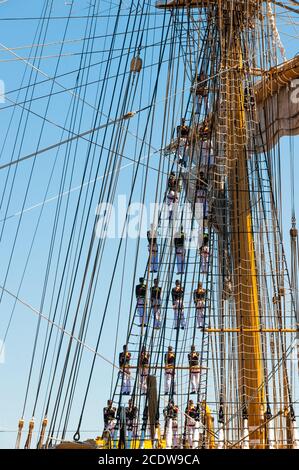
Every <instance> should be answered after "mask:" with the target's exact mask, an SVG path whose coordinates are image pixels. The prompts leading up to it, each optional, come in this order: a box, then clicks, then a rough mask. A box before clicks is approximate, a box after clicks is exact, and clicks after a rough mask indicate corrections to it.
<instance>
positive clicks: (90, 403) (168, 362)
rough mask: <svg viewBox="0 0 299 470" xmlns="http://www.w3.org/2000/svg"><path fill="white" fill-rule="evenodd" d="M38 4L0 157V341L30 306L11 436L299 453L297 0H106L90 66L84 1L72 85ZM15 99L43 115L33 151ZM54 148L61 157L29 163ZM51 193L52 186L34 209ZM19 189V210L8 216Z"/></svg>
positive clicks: (45, 441) (63, 444)
mask: <svg viewBox="0 0 299 470" xmlns="http://www.w3.org/2000/svg"><path fill="white" fill-rule="evenodd" d="M46 3H47V2H45V7H44V10H43V16H41V18H43V20H41V23H40V25H39V26H38V28H37V33H36V35H37V36H38V39H37V42H38V43H39V45H38V46H36V47H37V49H38V50H36V51H35V52H34V54H35V57H34V61H33V62H32V64H31V62H30V60H29V59H28V61H27V62H28V63H27V64H26V70H27V72H26V73H27V75H26V73H25V76H24V77H25V78H24V83H23V85H22V86H21V87H20V88H18V90H17V92H19V93H22V91H21V90H23V89H25V90H26V92H23V93H26V95H24V94H20V98H17V99H16V97H15V95H13V98H11V103H10V106H11V107H15V108H16V112H15V114H12V116H11V121H10V123H9V126H8V130H7V136H8V137H7V141H8V142H11V141H12V140H13V136H14V135H15V147H13V148H10V149H8V150H6V149H7V145H6V140H3V142H4V143H3V149H2V150H3V153H4V155H6V158H5V160H4V163H2V165H0V170H1V171H2V172H3V184H4V186H3V195H2V203H1V204H2V211H3V214H4V216H3V217H1V218H2V220H1V223H2V232H1V237H2V236H3V240H4V241H5V239H6V237H7V234H8V236H9V238H11V239H12V242H10V241H7V242H3V247H4V248H5V254H4V263H3V272H2V274H1V275H2V280H1V285H0V288H1V295H2V297H1V301H2V305H4V306H5V308H6V309H7V318H6V317H5V318H6V319H5V322H6V323H5V330H4V331H5V338H6V336H7V335H8V332H9V329H10V328H11V325H13V324H14V321H13V319H14V312H15V310H16V309H18V308H19V309H21V310H22V311H23V309H24V310H30V311H31V314H34V317H35V323H34V324H33V325H32V326H31V328H32V331H33V332H34V334H33V337H30V338H31V340H30V348H29V349H28V354H27V353H26V354H27V358H26V362H25V361H24V377H23V379H22V386H21V387H20V392H19V395H18V397H19V400H20V403H21V406H20V407H19V408H21V409H18V410H16V412H18V414H19V415H18V419H16V422H17V421H18V431H17V432H16V444H15V447H16V448H20V447H25V448H30V447H37V448H82V449H85V448H98V449H118V448H122V449H163V448H167V449H173V448H181V449H183V448H192V449H202V448H205V449H211V450H213V449H282V448H283V449H298V448H299V431H298V419H299V417H298V413H299V408H298V399H299V395H298V394H299V383H298V366H299V361H298V358H299V350H298V344H299V343H298V327H299V326H298V325H299V310H298V261H299V258H298V256H299V255H298V253H299V252H298V232H297V228H296V215H295V205H296V199H297V202H298V195H297V194H296V190H295V178H296V174H295V173H296V172H295V163H294V154H295V153H296V145H297V143H298V138H297V137H296V136H297V135H298V134H299V119H298V116H299V112H298V111H299V100H298V97H297V94H298V92H297V91H296V90H297V88H296V87H297V86H298V83H299V82H298V79H299V56H298V55H296V56H294V57H293V58H291V59H289V60H287V57H286V55H287V53H286V51H285V49H284V45H283V42H282V39H281V36H282V35H281V34H280V31H279V29H280V28H279V26H280V21H281V24H282V29H283V30H284V18H285V17H286V16H287V15H289V16H288V17H289V18H290V22H291V21H292V22H294V23H295V21H296V19H297V14H298V13H299V2H296V1H288V2H278V1H274V0H273V1H263V0H238V1H231V0H168V1H158V2H143V1H138V2H129V3H130V5H128V4H127V3H128V2H123V1H121V0H120V1H118V2H114V3H115V4H116V5H115V6H114V8H113V10H112V9H111V6H110V9H108V10H107V14H106V18H109V21H108V20H107V29H106V33H105V34H104V35H102V36H103V37H101V40H103V41H105V44H107V46H105V48H104V49H105V55H104V56H103V58H102V60H101V61H98V65H96V67H97V71H96V72H95V71H94V67H95V65H94V63H93V62H96V61H95V60H94V59H93V57H95V55H94V56H93V55H92V54H93V53H94V54H96V47H97V44H98V43H97V41H98V39H97V38H98V37H99V34H98V29H97V21H99V18H101V15H102V16H103V18H104V13H103V11H102V10H100V8H101V7H100V5H98V3H100V2H95V3H94V5H92V6H91V5H89V7H88V13H87V14H86V15H85V16H86V18H85V20H83V16H82V20H78V21H86V24H85V32H84V34H85V36H84V38H83V40H82V39H81V42H82V41H83V42H82V44H81V43H80V44H79V45H78V51H80V54H81V55H80V63H79V66H78V67H77V68H76V75H75V76H74V77H73V79H74V80H73V85H72V86H71V87H70V86H69V83H67V84H66V85H64V84H63V83H64V82H63V78H64V76H67V75H68V73H71V72H68V71H64V72H62V71H61V70H60V66H58V65H57V67H56V70H55V73H53V71H51V72H49V73H48V72H47V73H46V72H44V71H43V66H42V65H43V62H42V61H41V63H40V62H38V61H39V58H38V57H39V56H40V57H42V56H43V55H44V51H43V47H44V45H45V43H46V42H47V41H46V39H42V38H46V37H47V28H50V27H51V16H52V15H53V18H54V16H55V15H54V13H53V11H52V10H51V8H49V9H48V7H47V5H46ZM71 3H74V2H71ZM79 3H80V2H79ZM108 3H109V2H108ZM68 8H69V18H71V17H72V15H74V14H75V13H74V11H73V9H74V8H75V6H73V5H71V6H69V7H68ZM47 18H50V20H47ZM47 21H48V23H49V24H48V23H47ZM67 21H68V20H67ZM49 25H50V26H49ZM68 27H69V26H68V24H67V25H66V29H65V33H64V36H63V40H62V41H60V42H59V44H57V45H56V46H55V47H58V54H57V57H59V60H62V58H63V57H64V56H65V55H67V53H65V52H64V50H63V47H66V44H67V43H68V40H67V38H68V36H67V31H68V30H67V28H68ZM69 42H70V43H71V41H70V40H69ZM73 42H74V41H73ZM39 49H40V50H39ZM10 53H11V51H10ZM14 54H15V55H16V54H17V56H18V57H20V56H19V54H18V53H17V52H14ZM78 54H79V52H78ZM293 55H295V54H293ZM22 60H24V59H22ZM28 64H29V65H28ZM57 64H58V63H57ZM96 64H97V62H96ZM41 75H43V77H41ZM26 80H27V81H26ZM40 82H43V84H40ZM44 82H45V83H46V84H45V83H44ZM43 86H45V87H46V86H49V87H50V88H47V90H46V91H45V93H46V95H45V96H46V98H44V99H45V100H46V101H44V102H43V103H42V104H41V108H38V107H37V108H36V107H35V101H38V102H39V100H40V99H41V98H40V93H41V92H40V89H41V90H42V89H43V88H42V87H43ZM92 87H94V88H92ZM60 93H61V94H62V96H65V95H66V94H67V96H68V100H69V101H68V103H69V107H68V108H66V107H65V109H63V108H62V107H61V108H60V106H61V104H60V103H59V101H56V100H59V99H60ZM7 96H8V99H10V97H11V95H10V94H8V95H7ZM15 100H16V101H17V103H18V105H16V104H14V103H15ZM20 103H21V104H20ZM52 104H53V105H54V107H55V106H57V109H59V110H61V115H59V113H60V111H59V112H58V113H57V116H56V113H54V115H52V114H50V112H51V107H52ZM5 106H6V107H9V106H8V105H7V103H6V105H5ZM19 108H21V109H19ZM28 108H29V110H30V113H29V116H31V117H32V114H34V113H35V114H38V115H39V117H42V119H43V124H42V126H41V128H40V127H38V126H39V125H40V123H39V124H38V126H37V127H36V135H37V136H38V137H37V138H36V136H34V142H33V146H34V149H32V145H31V147H30V135H31V132H32V128H30V126H29V125H28V122H26V116H27V113H28ZM63 113H64V114H63ZM63 115H65V123H64V124H63V125H62V124H61V122H62V119H61V116H63ZM32 119H33V118H32ZM34 119H37V120H38V116H35V117H34ZM53 122H54V124H55V123H56V122H60V124H55V125H56V131H55V135H56V137H55V140H54V141H53V140H51V139H52V138H53V137H54V135H53V134H49V136H47V133H46V129H47V126H48V125H53ZM12 129H13V130H12ZM14 132H15V134H14ZM27 136H28V139H29V140H28V142H27V140H26V139H27ZM22 139H25V140H24V142H23V141H22ZM49 139H50V140H49ZM5 152H6V153H5ZM48 154H50V155H51V158H52V160H53V162H54V163H53V162H51V161H50V162H49V161H47V163H42V159H46V158H47V155H48ZM80 159H81V160H80ZM52 164H53V166H52ZM288 164H290V168H291V170H290V173H289V175H288V183H287V186H284V188H285V191H287V194H288V196H287V197H288V200H289V204H290V206H291V209H290V212H291V217H290V218H289V219H288V221H286V218H285V217H284V216H283V208H284V198H285V197H286V195H285V194H284V195H282V186H283V183H282V176H281V175H282V172H283V171H284V170H283V167H284V166H286V165H288ZM22 165H24V166H26V165H27V166H26V167H25V170H24V173H22V178H23V180H22V181H23V186H21V188H20V191H19V192H17V195H16V196H14V188H15V181H16V182H17V181H18V178H19V176H20V172H21V170H22ZM43 165H44V166H43ZM47 178H49V179H47ZM20 181H21V180H20ZM39 181H40V182H41V183H40V185H43V187H44V191H45V192H44V195H43V200H42V203H41V204H40V209H38V210H39V211H40V212H39V215H38V217H37V219H36V220H35V219H34V221H33V222H30V223H29V226H28V225H27V222H26V221H25V222H24V220H23V219H24V218H25V217H26V208H27V207H28V204H27V202H28V200H29V199H28V194H30V191H33V190H34V188H37V187H39V186H38V185H39ZM55 182H56V183H55ZM76 182H77V183H78V182H79V183H78V184H77V183H76ZM75 183H76V184H75ZM47 185H48V186H47ZM51 185H52V186H51ZM74 187H75V188H77V189H75V190H74V189H73V188H74ZM48 188H56V189H57V192H58V196H57V197H56V200H55V202H54V204H55V209H54V211H53V212H52V213H51V212H50V213H49V215H48V216H47V217H46V219H45V218H44V213H45V212H44V211H46V210H47V209H46V206H47V204H48V201H49V194H50V193H49V192H48ZM73 191H76V193H75V195H72V192H73ZM14 197H15V198H16V200H17V201H18V200H20V201H21V202H22V206H21V211H20V213H19V215H18V222H17V223H16V224H15V225H12V226H8V222H6V219H7V218H8V216H9V214H10V213H11V209H10V208H11V205H12V204H11V198H12V201H13V200H14V199H13V198H14ZM117 204H118V206H117ZM116 206H117V208H116ZM120 206H121V209H119V207H120ZM16 207H18V204H16ZM32 207H33V206H32ZM29 210H31V209H30V207H29ZM46 214H47V212H46ZM117 215H118V218H117ZM287 223H289V226H288V227H287V231H286V229H285V227H286V224H287ZM22 224H24V225H25V230H24V233H25V237H26V240H27V242H26V244H25V246H24V250H25V252H26V254H25V255H24V256H25V257H24V259H23V255H20V257H21V261H18V260H17V259H16V256H15V251H16V249H17V248H16V247H18V246H22V243H21V244H20V245H18V243H19V239H20V237H21V231H22ZM35 224H36V225H35ZM20 227H21V228H20ZM42 228H44V229H45V230H42ZM285 233H287V236H289V239H287V238H286V236H285ZM39 241H40V242H41V244H42V245H43V248H42V250H43V253H44V256H39V255H38V253H40V252H39V251H38V248H36V250H37V251H36V253H37V254H35V260H36V259H38V265H40V268H37V269H39V271H38V272H39V275H38V279H37V280H36V289H34V292H31V289H29V288H28V282H26V279H27V278H28V279H30V260H31V256H33V253H34V250H35V246H36V245H38V243H39ZM43 241H44V243H43ZM28 243H29V245H28ZM27 245H28V246H27ZM27 250H28V255H27ZM19 263H20V264H19ZM35 263H36V261H35ZM18 266H21V267H19V268H18ZM28 266H29V268H28ZM33 266H36V264H33ZM27 268H28V269H27ZM17 269H19V270H20V272H21V278H20V280H18V277H17V280H15V281H14V282H13V286H14V287H10V277H11V273H13V272H15V271H16V270H17ZM23 269H24V271H23ZM35 269H36V267H35ZM14 270H15V271H14ZM23 285H24V287H23ZM26 286H27V289H29V291H28V296H29V297H27V295H26ZM29 293H30V294H29ZM30 298H32V299H33V301H30V300H29V299H30ZM37 302H39V307H36V306H33V305H38V303H37ZM24 315H25V314H24ZM26 315H29V314H28V313H27V314H26ZM16 340H17V337H16V339H15V341H16ZM11 341H13V339H11ZM15 347H16V348H19V347H20V345H18V346H15ZM90 422H92V423H93V426H94V427H96V429H92V432H90V431H91V430H89V428H88V423H90Z"/></svg>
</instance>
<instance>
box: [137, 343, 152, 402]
mask: <svg viewBox="0 0 299 470" xmlns="http://www.w3.org/2000/svg"><path fill="white" fill-rule="evenodd" d="M149 361H150V355H149V353H148V352H147V351H146V347H145V346H142V348H141V351H140V358H139V371H140V387H141V393H142V395H146V393H147V378H148V373H149Z"/></svg>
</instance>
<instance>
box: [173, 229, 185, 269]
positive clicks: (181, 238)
mask: <svg viewBox="0 0 299 470" xmlns="http://www.w3.org/2000/svg"><path fill="white" fill-rule="evenodd" d="M174 246H175V256H176V263H177V274H184V270H185V233H184V231H183V227H181V230H180V232H177V233H175V235H174Z"/></svg>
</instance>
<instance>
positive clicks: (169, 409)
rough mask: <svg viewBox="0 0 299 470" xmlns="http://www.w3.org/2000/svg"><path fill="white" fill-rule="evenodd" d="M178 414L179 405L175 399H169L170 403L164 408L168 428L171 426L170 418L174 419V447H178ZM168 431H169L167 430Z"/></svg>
mask: <svg viewBox="0 0 299 470" xmlns="http://www.w3.org/2000/svg"><path fill="white" fill-rule="evenodd" d="M178 414H179V407H178V406H177V405H175V403H174V401H173V400H169V403H168V405H167V406H166V407H165V408H164V410H163V415H164V418H165V427H166V430H167V428H168V426H169V420H172V436H171V437H172V446H173V448H174V449H176V448H178ZM166 432H167V431H166Z"/></svg>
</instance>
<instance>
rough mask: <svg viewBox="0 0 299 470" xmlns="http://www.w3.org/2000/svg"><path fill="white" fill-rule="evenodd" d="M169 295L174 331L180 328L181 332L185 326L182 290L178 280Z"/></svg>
mask: <svg viewBox="0 0 299 470" xmlns="http://www.w3.org/2000/svg"><path fill="white" fill-rule="evenodd" d="M171 295H172V306H173V312H174V329H175V330H176V329H178V328H179V327H181V329H182V330H183V329H184V328H185V325H186V322H185V317H184V289H183V287H182V286H181V281H180V280H179V279H177V280H176V281H175V287H173V289H172V291H171Z"/></svg>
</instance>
